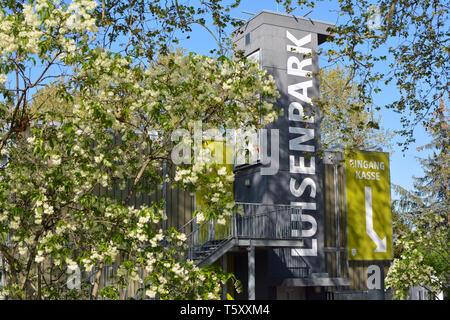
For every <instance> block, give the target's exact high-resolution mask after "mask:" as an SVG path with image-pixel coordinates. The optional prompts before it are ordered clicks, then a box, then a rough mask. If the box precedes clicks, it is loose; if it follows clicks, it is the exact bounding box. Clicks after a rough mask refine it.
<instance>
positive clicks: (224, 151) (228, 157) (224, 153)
mask: <svg viewBox="0 0 450 320" xmlns="http://www.w3.org/2000/svg"><path fill="white" fill-rule="evenodd" d="M203 147H204V148H208V149H209V150H211V156H212V157H213V160H214V161H216V162H217V163H218V164H220V166H221V167H222V166H223V167H225V168H226V169H227V173H232V172H233V148H232V146H228V145H227V144H226V142H225V141H221V140H207V141H204V142H203ZM230 191H231V192H232V191H233V190H232V189H230ZM201 198H202V192H201V191H197V192H196V199H195V208H196V209H200V208H202V209H206V208H205V205H204V204H203V203H202V201H201V200H200V199H201Z"/></svg>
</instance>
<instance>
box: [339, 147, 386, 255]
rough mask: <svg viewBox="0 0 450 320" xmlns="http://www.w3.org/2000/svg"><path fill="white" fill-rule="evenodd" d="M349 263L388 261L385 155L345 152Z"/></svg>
mask: <svg viewBox="0 0 450 320" xmlns="http://www.w3.org/2000/svg"><path fill="white" fill-rule="evenodd" d="M345 180H346V186H345V188H346V198H347V237H348V251H349V252H348V258H349V260H390V259H392V258H393V257H392V220H391V189H390V175H389V154H388V153H384V152H371V151H358V150H347V151H346V152H345Z"/></svg>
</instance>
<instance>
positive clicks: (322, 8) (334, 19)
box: [180, 0, 430, 197]
mask: <svg viewBox="0 0 450 320" xmlns="http://www.w3.org/2000/svg"><path fill="white" fill-rule="evenodd" d="M293 2H295V1H293ZM264 9H266V10H272V11H279V12H284V10H283V8H282V7H281V5H279V6H277V3H276V2H275V1H274V0H258V1H254V0H242V2H241V4H240V6H239V7H238V8H237V9H235V10H234V11H232V16H233V17H236V18H240V19H249V18H251V15H249V14H246V13H243V12H242V11H249V12H253V13H258V12H260V11H261V10H264ZM308 11H309V9H307V10H300V9H296V10H295V11H293V12H292V14H294V15H299V16H303V15H304V14H306V13H307V12H308ZM308 18H311V19H316V20H322V21H327V22H331V23H339V18H340V17H339V7H338V1H337V0H330V1H326V0H325V1H320V2H318V3H317V4H316V7H315V8H314V10H313V11H312V12H311V13H309V14H308ZM341 19H342V18H341ZM231 30H232V29H230V31H231ZM180 45H181V46H183V47H185V48H186V49H187V50H188V51H193V52H196V53H199V54H209V50H211V48H215V42H214V39H213V37H212V36H211V35H210V34H209V33H208V32H207V31H206V30H204V29H202V28H201V27H195V28H194V30H193V33H192V34H191V35H190V39H189V40H186V41H182V42H181V43H180ZM380 50H383V48H381V49H380ZM388 57H389V56H388ZM388 63H389V61H387V62H386V64H385V65H387V64H388ZM324 65H326V60H324V59H320V60H319V66H320V67H324ZM382 89H383V90H382V92H381V93H379V94H377V95H376V96H375V97H374V104H375V105H379V106H384V105H386V104H388V103H390V102H392V101H393V99H394V98H395V97H396V96H398V91H397V89H396V87H395V85H388V86H384V87H382ZM378 115H381V117H382V118H381V126H382V127H384V128H386V129H390V130H391V131H394V130H397V129H401V124H400V115H399V114H396V113H394V112H392V111H389V110H386V109H384V108H382V110H381V111H380V112H379V113H378ZM414 137H415V138H416V142H415V143H412V144H411V145H410V146H409V149H408V150H406V151H405V152H402V150H401V148H400V147H398V146H397V145H396V142H397V141H401V140H402V138H401V137H398V138H394V141H393V143H392V144H393V149H394V151H393V152H392V153H391V157H390V165H391V168H390V169H391V183H393V184H398V185H401V186H402V187H404V188H407V189H412V188H413V178H412V177H413V175H415V176H421V175H422V174H423V170H422V168H421V166H420V162H419V160H418V159H417V157H422V158H424V157H426V156H427V152H426V151H420V152H419V151H417V150H416V148H417V147H419V146H422V145H424V144H426V143H428V142H429V141H430V138H429V136H428V135H427V134H426V132H425V130H424V129H423V128H422V126H421V125H419V126H417V128H416V129H415V134H414ZM392 196H393V197H395V195H394V194H393V195H392Z"/></svg>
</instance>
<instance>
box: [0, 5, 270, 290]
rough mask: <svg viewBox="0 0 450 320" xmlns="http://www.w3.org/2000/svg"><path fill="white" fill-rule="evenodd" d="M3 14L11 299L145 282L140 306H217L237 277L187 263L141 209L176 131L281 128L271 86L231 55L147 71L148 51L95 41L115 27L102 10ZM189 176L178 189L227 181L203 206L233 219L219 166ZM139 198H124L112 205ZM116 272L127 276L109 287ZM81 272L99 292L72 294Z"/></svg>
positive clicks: (158, 209)
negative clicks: (141, 196)
mask: <svg viewBox="0 0 450 320" xmlns="http://www.w3.org/2000/svg"><path fill="white" fill-rule="evenodd" d="M1 3H2V7H1V9H0V15H1V19H0V56H1V61H0V92H1V94H2V95H3V100H2V101H1V102H0V139H1V140H0V152H1V155H2V167H1V170H0V235H1V239H0V253H1V256H2V273H3V274H2V275H3V276H4V279H5V283H4V287H3V288H2V289H1V290H2V291H1V296H2V297H3V298H8V299H19V298H25V299H44V298H48V299H55V298H89V297H90V298H97V297H99V296H100V297H106V298H110V299H114V298H121V297H122V298H123V290H121V289H122V288H124V287H125V286H126V285H127V284H128V283H129V282H131V281H137V282H140V284H141V285H142V291H141V295H140V296H141V297H145V296H147V297H150V298H154V297H156V298H160V299H181V298H190V299H197V298H200V299H202V298H209V299H212V298H218V297H219V295H220V288H221V287H220V285H221V283H222V282H226V281H227V280H229V279H230V278H233V276H232V275H229V274H223V273H221V272H220V271H218V270H216V269H214V268H212V267H210V268H197V267H196V266H195V265H194V264H193V263H192V262H191V261H186V260H183V257H182V253H183V241H184V240H185V238H186V237H185V235H183V234H180V233H178V232H177V231H176V230H174V229H166V230H163V229H162V228H161V221H162V220H163V219H165V217H164V214H163V210H162V206H163V204H162V203H154V204H148V205H147V206H141V207H138V208H135V207H133V206H130V199H131V197H132V196H133V195H135V194H137V193H139V192H147V191H149V190H151V189H152V188H155V186H156V185H158V184H159V183H161V181H162V179H163V177H162V175H161V167H162V163H163V162H164V161H166V162H167V163H170V162H171V161H172V157H171V152H172V149H173V147H174V145H175V143H176V141H172V140H173V139H172V134H173V132H174V131H175V130H177V129H178V130H185V132H187V133H189V134H192V132H193V128H194V124H195V123H196V122H198V121H201V122H202V123H203V126H204V127H205V128H221V129H223V128H225V127H242V126H246V125H248V126H254V127H260V126H261V125H264V122H263V123H261V122H260V119H261V118H262V117H264V116H265V119H266V122H267V121H270V119H273V117H274V111H272V105H271V103H270V102H271V99H273V98H274V97H275V96H276V94H277V93H276V87H275V84H274V81H273V79H271V78H269V77H267V76H266V73H265V72H264V71H260V70H259V68H258V66H257V65H256V64H254V63H249V62H246V61H245V60H237V59H231V58H226V57H223V56H222V57H221V58H219V59H213V58H210V57H204V56H198V55H195V54H184V53H183V52H182V51H175V52H166V54H160V55H158V57H157V58H154V57H152V59H148V58H146V57H145V55H139V54H136V53H138V52H142V51H143V50H144V49H145V48H144V47H143V46H139V43H134V44H133V45H134V49H133V55H127V54H126V52H121V53H119V52H113V51H111V50H107V49H106V48H105V47H103V46H101V45H100V42H101V41H98V40H96V36H97V35H98V34H99V32H100V31H101V30H105V28H106V27H105V24H103V23H105V21H106V20H105V19H103V20H102V19H99V17H98V15H97V13H98V11H96V10H97V9H96V5H97V4H96V2H95V1H91V0H75V1H72V2H70V3H60V2H59V1H50V0H48V1H47V0H37V1H29V2H28V3H27V4H22V3H21V2H13V3H12V2H10V1H1ZM42 88H46V89H42ZM256 93H257V94H256ZM193 168H195V169H193ZM183 170H188V172H190V174H182V175H180V174H179V175H178V179H177V180H178V181H177V182H178V183H179V184H180V185H181V186H182V187H186V188H191V189H192V188H194V189H195V188H203V189H205V190H207V189H208V188H207V184H208V183H211V177H215V178H214V179H215V183H216V184H217V185H216V187H214V188H210V192H205V193H204V196H205V199H208V198H211V197H216V198H218V199H221V201H217V202H214V203H211V204H210V205H211V207H214V206H216V207H215V209H212V210H210V211H208V212H206V213H205V214H206V215H211V214H213V215H215V216H216V217H217V218H219V219H220V218H222V217H223V216H224V215H226V214H227V212H228V211H226V210H223V209H224V208H228V209H229V208H231V206H232V204H230V202H231V201H232V199H231V198H230V195H229V194H227V190H229V189H228V188H227V187H224V188H220V187H219V186H220V183H222V185H224V186H225V185H230V184H231V183H232V181H233V178H232V176H231V177H230V173H229V172H223V170H221V169H220V167H219V166H217V165H211V163H207V162H199V163H194V166H191V167H189V166H187V167H186V168H184V169H183ZM184 172H185V173H186V171H184ZM194 176H195V177H196V178H193V177H194ZM205 176H208V178H207V179H206V178H204V177H205ZM180 177H181V178H180ZM164 178H168V177H164ZM127 185H128V188H127V190H128V192H127V193H126V194H125V195H124V196H123V197H121V198H118V197H112V196H111V192H109V191H110V190H111V189H112V188H115V187H117V186H119V187H121V188H123V189H124V188H125V186H127ZM99 186H100V188H101V189H102V191H103V192H101V193H100V194H99V193H95V192H94V189H95V188H98V187H99ZM212 193H213V194H212ZM205 201H206V200H205ZM110 264H115V265H116V266H117V272H116V273H115V276H114V278H113V279H111V281H110V285H109V286H106V287H105V286H103V287H101V286H100V278H101V275H102V272H103V271H104V269H105V268H106V266H107V265H110ZM79 269H81V270H82V273H83V276H88V275H90V276H91V277H90V279H91V280H92V281H93V289H92V290H88V289H89V288H87V287H89V286H87V285H86V283H85V282H82V283H81V284H80V285H79V286H75V287H74V286H67V285H66V282H67V278H66V272H69V273H76V272H79ZM141 272H143V273H144V274H143V276H141V275H140V273H141Z"/></svg>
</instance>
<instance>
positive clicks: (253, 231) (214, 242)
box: [178, 202, 301, 260]
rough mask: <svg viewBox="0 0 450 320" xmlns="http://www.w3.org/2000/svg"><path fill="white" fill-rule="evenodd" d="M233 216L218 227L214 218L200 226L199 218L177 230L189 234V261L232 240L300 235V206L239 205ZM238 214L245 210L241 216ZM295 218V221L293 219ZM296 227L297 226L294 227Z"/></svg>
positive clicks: (278, 238)
mask: <svg viewBox="0 0 450 320" xmlns="http://www.w3.org/2000/svg"><path fill="white" fill-rule="evenodd" d="M236 204H237V207H240V208H241V209H242V210H235V211H234V212H233V213H232V215H231V216H227V217H225V224H224V225H219V224H217V223H216V221H215V220H214V219H209V220H206V221H204V222H203V223H201V224H197V223H196V217H194V218H192V219H191V220H189V221H188V222H187V223H185V224H184V225H183V226H182V227H180V228H179V229H178V231H179V232H183V231H184V230H186V229H188V228H189V226H191V228H190V230H189V233H187V232H185V233H187V234H186V238H187V239H186V243H187V246H188V249H187V252H186V255H187V258H188V259H191V260H198V259H196V257H200V256H202V255H203V256H204V255H208V254H212V253H213V252H215V250H218V249H219V248H220V246H221V245H224V244H225V243H226V242H228V240H230V239H232V238H238V239H239V238H241V239H271V240H293V239H299V238H300V235H301V232H300V230H301V207H297V206H290V205H278V204H260V203H244V202H237V203H236ZM239 211H242V212H243V214H242V215H241V214H240V213H239ZM293 215H295V219H294V220H292V217H293ZM293 225H295V226H293Z"/></svg>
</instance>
